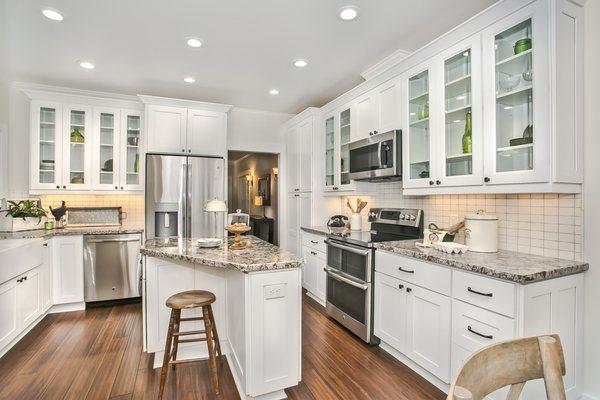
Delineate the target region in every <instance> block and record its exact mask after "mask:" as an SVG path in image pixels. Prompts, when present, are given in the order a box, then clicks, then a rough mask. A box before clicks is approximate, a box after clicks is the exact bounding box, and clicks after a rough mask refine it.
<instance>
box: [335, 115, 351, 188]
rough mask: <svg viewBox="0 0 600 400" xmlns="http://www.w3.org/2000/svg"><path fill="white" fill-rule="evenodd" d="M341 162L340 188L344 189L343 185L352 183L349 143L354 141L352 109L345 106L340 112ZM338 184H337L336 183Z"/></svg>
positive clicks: (339, 167) (339, 169)
mask: <svg viewBox="0 0 600 400" xmlns="http://www.w3.org/2000/svg"><path fill="white" fill-rule="evenodd" d="M338 121H339V122H338V123H339V143H340V147H339V153H340V155H339V158H340V161H339V164H338V171H339V172H338V176H337V180H338V182H339V190H343V187H344V186H346V185H350V184H351V182H350V147H349V144H350V142H351V141H352V129H353V128H352V109H351V108H344V109H343V110H342V111H340V112H339V118H338ZM336 186H337V185H336Z"/></svg>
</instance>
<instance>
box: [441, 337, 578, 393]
mask: <svg viewBox="0 0 600 400" xmlns="http://www.w3.org/2000/svg"><path fill="white" fill-rule="evenodd" d="M564 375H565V358H564V354H563V349H562V345H561V343H560V338H559V337H558V335H548V336H533V337H527V338H523V339H516V340H509V341H506V342H501V343H497V344H493V345H491V346H488V347H485V348H483V349H481V350H479V351H478V352H476V353H474V354H473V355H472V356H471V357H469V358H468V359H467V360H466V361H465V362H464V364H463V365H462V367H461V369H460V371H459V372H458V374H457V375H456V377H455V378H454V381H453V382H452V386H451V387H450V392H449V394H448V400H481V399H483V398H485V396H487V395H488V394H490V393H492V392H494V391H496V390H498V389H500V388H503V387H505V386H509V385H510V386H511V388H510V391H509V393H508V397H507V400H517V399H518V398H519V396H520V394H521V391H522V390H523V387H524V386H525V383H526V382H527V381H530V380H533V379H540V378H544V383H545V385H546V396H547V398H548V400H565V399H566V395H565V388H564V383H563V379H562V377H563V376H564Z"/></svg>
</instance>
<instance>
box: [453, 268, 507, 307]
mask: <svg viewBox="0 0 600 400" xmlns="http://www.w3.org/2000/svg"><path fill="white" fill-rule="evenodd" d="M452 296H453V297H454V298H457V299H460V300H463V301H465V302H467V303H470V304H473V305H476V306H479V307H483V308H486V309H488V310H491V311H495V312H497V313H500V314H504V315H506V316H508V317H514V316H515V296H516V292H515V285H514V284H513V283H509V282H501V281H498V280H496V279H492V278H487V277H485V276H481V275H475V274H469V273H466V272H460V271H454V279H453V283H452Z"/></svg>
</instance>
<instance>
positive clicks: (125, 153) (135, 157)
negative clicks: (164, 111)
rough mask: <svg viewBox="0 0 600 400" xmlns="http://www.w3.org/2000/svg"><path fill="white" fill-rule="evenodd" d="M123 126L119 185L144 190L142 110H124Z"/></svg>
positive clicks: (125, 188)
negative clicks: (142, 177)
mask: <svg viewBox="0 0 600 400" xmlns="http://www.w3.org/2000/svg"><path fill="white" fill-rule="evenodd" d="M121 127H122V129H121V152H122V153H121V163H120V186H119V187H120V189H121V190H143V182H142V179H141V176H142V168H143V160H142V152H141V148H142V112H141V111H136V110H122V112H121Z"/></svg>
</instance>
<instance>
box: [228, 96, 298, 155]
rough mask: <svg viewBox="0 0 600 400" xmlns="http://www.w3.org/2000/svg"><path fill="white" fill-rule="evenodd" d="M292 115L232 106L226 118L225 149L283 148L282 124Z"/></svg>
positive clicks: (273, 151) (273, 149) (277, 150)
mask: <svg viewBox="0 0 600 400" xmlns="http://www.w3.org/2000/svg"><path fill="white" fill-rule="evenodd" d="M292 116H293V115H292V114H281V113H274V112H269V111H261V110H251V109H248V108H237V107H234V108H233V109H232V110H231V112H230V113H229V117H228V119H227V149H228V150H239V151H264V152H269V153H279V152H281V151H283V150H285V138H284V134H283V130H282V125H283V124H284V123H285V122H286V121H287V120H289V119H290V118H292Z"/></svg>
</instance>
